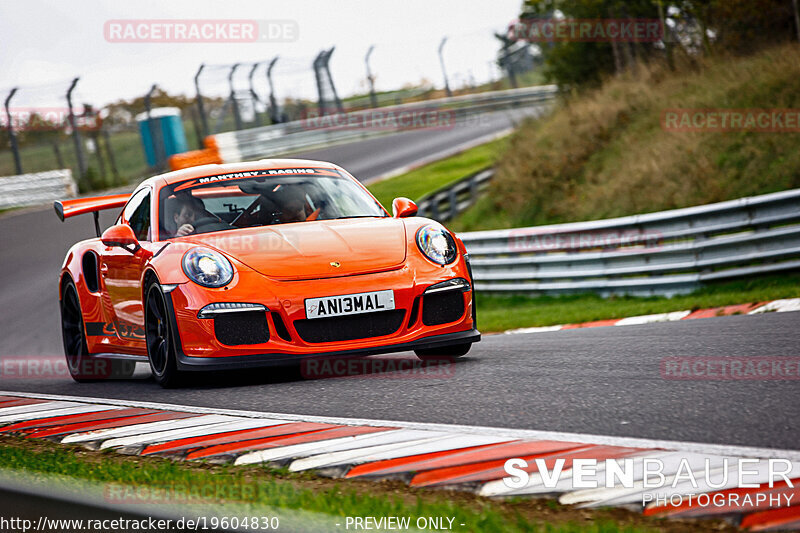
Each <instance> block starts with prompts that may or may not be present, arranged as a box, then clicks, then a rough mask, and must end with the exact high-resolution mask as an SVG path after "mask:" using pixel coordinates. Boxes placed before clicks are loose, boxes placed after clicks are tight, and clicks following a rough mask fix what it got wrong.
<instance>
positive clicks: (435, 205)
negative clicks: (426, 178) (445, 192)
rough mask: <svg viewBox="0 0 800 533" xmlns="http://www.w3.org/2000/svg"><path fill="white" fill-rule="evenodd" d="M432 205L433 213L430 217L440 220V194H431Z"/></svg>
mask: <svg viewBox="0 0 800 533" xmlns="http://www.w3.org/2000/svg"><path fill="white" fill-rule="evenodd" d="M430 206H431V215H430V217H431V218H432V219H433V220H439V219H440V218H439V195H438V194H434V195H433V196H431V201H430Z"/></svg>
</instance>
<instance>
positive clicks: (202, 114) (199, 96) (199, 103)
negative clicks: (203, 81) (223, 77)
mask: <svg viewBox="0 0 800 533" xmlns="http://www.w3.org/2000/svg"><path fill="white" fill-rule="evenodd" d="M204 68H205V65H203V64H201V65H200V68H199V69H197V74H195V75H194V88H195V91H196V93H197V97H196V100H197V110H198V111H199V112H200V123H201V124H202V125H203V134H202V137H205V136H207V135H208V119H206V110H205V109H204V108H203V95H202V94H201V93H200V73H201V72H203V69H204ZM199 137H200V135H198V138H199ZM198 140H199V142H200V147H201V148H202V147H203V140H202V139H198Z"/></svg>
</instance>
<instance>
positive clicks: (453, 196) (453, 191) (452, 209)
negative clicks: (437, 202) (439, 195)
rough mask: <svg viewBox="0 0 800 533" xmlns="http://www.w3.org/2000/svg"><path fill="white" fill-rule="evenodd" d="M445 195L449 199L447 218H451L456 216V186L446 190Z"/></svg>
mask: <svg viewBox="0 0 800 533" xmlns="http://www.w3.org/2000/svg"><path fill="white" fill-rule="evenodd" d="M447 196H448V198H449V201H450V214H449V215H448V220H453V219H454V218H456V217H457V216H458V195H456V187H455V186H453V187H450V190H449V191H447Z"/></svg>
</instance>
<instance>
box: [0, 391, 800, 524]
mask: <svg viewBox="0 0 800 533" xmlns="http://www.w3.org/2000/svg"><path fill="white" fill-rule="evenodd" d="M0 433H3V434H14V435H21V436H24V437H25V438H31V439H36V438H39V439H48V440H51V441H56V442H61V443H64V444H70V443H71V444H81V445H84V446H87V447H89V448H92V449H113V450H116V451H118V452H120V453H125V454H137V455H143V456H151V455H152V456H161V457H167V458H172V459H175V460H187V461H188V460H207V461H210V462H216V463H233V464H235V465H247V464H256V463H272V464H278V465H287V466H288V468H289V470H291V471H305V470H313V471H315V472H317V473H319V474H321V475H325V476H333V477H343V478H365V479H387V478H393V479H400V480H404V481H405V482H406V483H408V485H409V486H411V487H438V488H442V487H444V488H449V489H454V490H466V491H472V492H475V493H477V494H480V495H483V496H499V497H504V496H519V495H558V496H559V500H560V502H562V503H564V504H575V505H580V506H583V507H603V506H627V507H633V508H639V509H642V506H643V503H642V502H643V496H644V494H647V493H648V491H649V492H653V491H652V489H648V488H646V487H645V485H644V481H645V480H644V469H645V466H644V465H645V463H646V462H648V461H651V462H652V461H656V460H657V461H659V462H660V464H661V465H662V470H661V473H662V474H663V475H664V480H665V481H666V482H667V483H668V484H667V485H666V486H664V487H663V488H661V489H659V491H658V492H659V496H660V497H661V496H663V498H664V499H665V500H666V499H668V498H670V496H671V495H681V496H682V498H681V500H680V502H679V503H678V502H677V501H676V500H674V499H672V500H671V501H672V503H671V504H668V503H666V502H665V501H661V502H660V503H656V502H651V503H649V504H648V505H646V506H645V507H644V513H645V514H646V515H653V516H659V517H680V518H686V517H697V516H715V515H716V516H725V517H726V518H733V519H734V520H738V521H739V523H740V525H741V526H742V527H743V528H746V529H749V530H752V531H767V530H787V529H800V451H792V450H774V449H763V448H747V447H738V446H722V445H711V444H697V443H688V442H676V441H655V440H647V439H633V438H619V437H608V436H598V435H583V434H575V433H555V432H545V431H533V430H515V429H504V428H488V427H476V426H458V425H439V424H423V423H410V422H395V421H385V420H368V419H348V418H332V417H318V416H303V415H286V414H277V413H260V412H253V411H236V410H228V409H213V408H206V407H190V406H179V405H168V404H157V403H150V402H136V401H128V400H111V399H101V398H84V397H73V396H54V395H46V394H30V393H20V392H0ZM511 458H518V459H523V460H525V461H526V463H527V465H528V466H525V467H524V468H523V470H524V471H525V472H527V473H528V474H529V481H528V483H527V484H525V485H524V486H522V487H520V488H511V487H509V486H507V485H506V483H505V482H504V481H503V478H506V477H508V474H507V473H506V471H505V469H504V465H505V462H506V461H507V460H508V459H511ZM746 458H752V459H753V460H752V461H751V462H750V464H748V465H747V467H745V466H742V463H741V462H739V461H740V460H741V459H746ZM537 459H538V460H540V462H539V463H537ZM587 459H588V460H595V461H599V462H598V468H597V471H596V473H594V474H593V475H590V476H589V477H588V478H584V481H587V480H588V481H591V479H592V478H594V479H595V480H596V481H600V483H599V484H597V485H598V486H597V488H589V489H584V488H581V489H576V488H575V487H574V485H573V481H574V477H573V473H574V472H573V470H574V469H576V468H578V466H577V465H578V464H579V462H580V461H581V460H587ZM607 459H611V460H619V461H624V460H626V459H628V460H630V461H631V463H630V464H631V465H632V469H631V470H630V472H629V479H628V480H627V483H626V484H620V483H617V484H610V485H609V484H607V483H605V482H603V481H601V479H605V472H604V471H603V464H604V463H602V461H605V460H607ZM559 460H563V468H562V470H561V472H560V473H558V472H557V470H555V469H554V466H555V465H557V464H558V463H559V462H560V461H559ZM770 460H772V461H770ZM776 460H777V461H779V462H780V463H781V464H782V465H783V467H782V468H781V469H778V470H786V471H787V472H788V473H787V475H786V478H785V479H787V480H788V482H786V481H780V480H779V481H778V482H777V483H775V484H774V485H773V486H772V487H770V486H769V484H768V481H769V479H770V477H772V476H770V475H769V473H770V472H769V470H770V464H772V463H773V462H775V461H776ZM541 461H543V463H541ZM539 464H543V465H546V469H544V470H541V471H540V470H539ZM703 465H706V466H705V475H703V474H702V473H701V474H700V475H698V476H697V479H695V480H693V481H689V480H688V479H687V478H686V472H685V469H686V468H687V467H688V468H693V469H700V470H703ZM573 467H574V468H573ZM682 469H683V471H682ZM739 470H741V471H742V473H744V472H745V470H746V471H747V473H748V475H749V476H750V477H748V478H747V482H748V483H750V484H754V487H753V488H738V487H739V485H740V479H739V478H740V476H739V474H740V472H739ZM726 472H727V474H728V476H727V481H724V482H722V481H720V479H722V480H724V479H725V476H724V474H725V473H726ZM551 477H552V479H549V478H551ZM712 480H713V481H712ZM546 481H547V482H546ZM688 495H692V496H694V498H693V499H692V500H688V499H687V498H686V496H688ZM701 495H705V496H706V498H707V499H708V501H709V502H710V501H717V500H718V501H721V502H723V503H724V505H713V506H710V505H708V504H707V503H704V502H703V499H702V498H699V496H701ZM734 496H735V497H736V501H735V504H731V503H730V502H731V501H732V497H734Z"/></svg>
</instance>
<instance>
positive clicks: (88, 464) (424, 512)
mask: <svg viewBox="0 0 800 533" xmlns="http://www.w3.org/2000/svg"><path fill="white" fill-rule="evenodd" d="M0 469H2V470H5V471H15V472H20V471H21V472H25V473H26V474H38V475H50V476H59V477H63V476H67V477H68V478H70V479H76V480H82V481H90V482H95V483H101V484H102V483H113V487H114V489H115V490H116V491H118V492H117V493H120V492H119V491H120V487H121V485H125V486H130V487H137V488H141V487H152V488H161V489H163V487H169V486H172V487H174V486H176V485H179V486H188V487H194V488H197V489H198V490H199V489H200V488H202V487H214V488H215V490H214V492H212V493H213V494H223V495H231V494H246V495H247V497H246V501H241V502H240V503H246V504H248V505H253V506H254V507H256V508H258V507H259V506H268V507H270V508H273V509H275V508H277V509H281V510H297V511H300V510H302V511H305V512H309V513H321V514H323V515H328V516H338V517H347V516H373V517H381V516H410V517H420V516H440V517H442V516H444V517H452V518H455V521H454V524H462V523H463V524H466V527H465V528H461V527H459V528H457V529H460V530H462V531H463V530H467V531H473V532H496V531H508V532H515V531H525V532H553V533H556V532H563V533H572V532H588V533H615V532H620V531H625V532H629V533H634V532H637V531H646V530H648V529H642V528H640V527H637V526H629V525H624V526H622V525H620V524H619V523H617V522H616V521H614V520H607V519H600V520H597V521H591V522H588V523H582V524H578V523H574V522H572V521H565V520H563V516H561V519H560V520H559V521H558V523H551V522H541V521H535V520H530V519H529V517H528V516H525V513H524V509H525V507H526V506H530V505H532V503H533V502H532V501H531V500H528V501H527V502H521V503H519V502H518V503H507V504H506V503H502V502H493V501H488V500H480V499H478V498H476V497H474V496H468V495H464V496H462V497H461V498H460V500H461V501H459V498H455V497H453V496H451V497H449V498H447V497H446V496H445V495H443V494H442V493H432V492H429V491H425V492H424V497H423V496H421V495H417V496H416V497H413V495H409V494H403V493H400V491H398V490H397V484H396V483H394V484H392V485H391V489H390V490H387V488H386V487H383V486H382V485H385V484H382V483H373V482H350V481H348V482H334V481H329V480H324V483H320V484H319V485H318V486H316V488H315V489H311V488H306V487H307V486H314V485H313V484H314V479H315V478H313V476H311V475H308V474H289V473H287V472H285V470H276V469H270V468H265V467H256V468H253V467H246V468H242V467H230V466H214V465H197V464H183V463H178V462H173V461H169V460H160V459H152V458H150V459H143V458H138V457H128V456H122V455H118V454H116V453H115V452H87V451H84V450H81V449H80V448H76V447H63V446H59V445H56V444H53V443H47V442H41V441H37V442H32V441H27V440H23V439H21V438H9V437H5V438H4V439H3V442H2V443H0ZM349 485H350V486H352V485H358V486H359V487H360V490H356V489H353V488H350V487H349ZM224 486H230V487H231V490H225V489H224V488H222V487H224ZM107 487H108V486H107ZM244 487H246V490H243V488H244ZM365 487H367V488H370V487H374V489H373V490H365ZM220 488H221V490H220ZM237 489H238V491H237ZM227 503H231V504H235V503H236V502H235V501H234V502H226V504H227ZM541 508H542V509H544V510H543V511H542V512H547V509H548V508H547V506H545V505H542V506H541ZM557 511H558V509H556V510H553V509H549V512H550V513H554V512H557ZM600 513H603V511H600ZM628 516H631V517H632V516H634V515H628ZM584 517H585V515H584ZM637 519H638V520H639V521H643V520H644V519H641V518H638V517H637ZM412 520H413V519H412ZM584 522H587V521H586V520H584Z"/></svg>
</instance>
